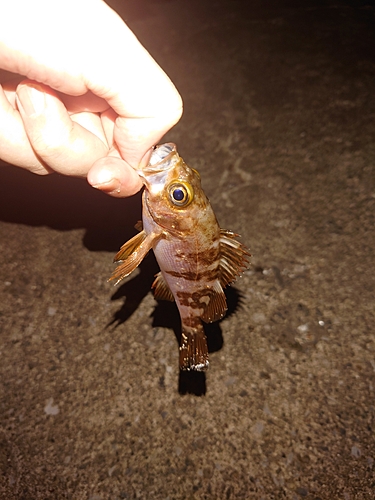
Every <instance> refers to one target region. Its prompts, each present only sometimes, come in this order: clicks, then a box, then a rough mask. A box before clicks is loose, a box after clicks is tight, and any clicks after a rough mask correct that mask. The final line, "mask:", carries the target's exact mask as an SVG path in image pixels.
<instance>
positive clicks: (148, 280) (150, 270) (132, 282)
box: [107, 252, 159, 328]
mask: <svg viewBox="0 0 375 500" xmlns="http://www.w3.org/2000/svg"><path fill="white" fill-rule="evenodd" d="M138 269H139V273H138V274H137V275H136V276H134V277H133V278H130V279H128V281H126V282H125V283H124V284H123V285H118V288H117V290H116V291H115V293H114V294H113V295H112V297H111V300H113V301H115V300H121V299H122V300H123V304H122V306H121V307H120V309H118V311H116V313H115V314H114V316H113V319H112V320H111V321H110V323H109V324H108V325H107V328H108V327H109V326H112V325H114V327H115V328H116V327H117V326H119V325H121V324H122V323H125V321H127V320H128V319H129V318H130V316H131V315H132V314H133V313H134V312H135V311H136V310H137V309H138V307H139V305H140V303H141V302H142V300H143V299H144V298H145V296H146V295H147V294H148V293H150V290H151V285H152V282H153V280H154V276H155V274H156V273H157V272H158V271H159V266H158V264H157V262H156V259H155V257H154V254H153V253H152V252H150V253H149V254H148V256H147V257H146V258H145V259H144V260H143V262H142V263H141V264H140V265H139V267H138ZM156 305H157V302H156V301H155V306H156Z"/></svg>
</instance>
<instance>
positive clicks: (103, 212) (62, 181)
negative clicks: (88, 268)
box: [0, 164, 142, 252]
mask: <svg viewBox="0 0 375 500" xmlns="http://www.w3.org/2000/svg"><path fill="white" fill-rule="evenodd" d="M0 200H1V202H0V220H2V221H5V222H12V223H17V224H26V225H28V226H47V227H51V228H52V229H57V230H60V231H69V230H71V229H80V228H83V229H85V230H86V233H85V235H84V238H83V244H84V245H85V247H86V248H87V249H89V250H91V251H110V252H117V250H118V249H119V248H120V247H121V245H122V244H123V243H124V242H125V241H127V240H128V239H129V238H130V237H131V236H133V235H134V234H135V233H136V230H135V229H134V224H135V223H136V222H137V220H139V219H140V218H141V210H142V207H141V195H140V194H137V195H135V196H132V197H130V198H121V199H118V198H112V197H110V196H108V195H105V194H103V193H101V192H99V191H97V190H95V189H93V188H92V187H91V186H89V185H88V184H87V182H86V181H85V180H83V179H76V178H72V177H66V176H63V175H58V174H52V175H47V176H39V175H35V174H31V173H30V172H27V171H25V170H23V169H20V168H17V167H13V166H9V165H4V164H1V165H0Z"/></svg>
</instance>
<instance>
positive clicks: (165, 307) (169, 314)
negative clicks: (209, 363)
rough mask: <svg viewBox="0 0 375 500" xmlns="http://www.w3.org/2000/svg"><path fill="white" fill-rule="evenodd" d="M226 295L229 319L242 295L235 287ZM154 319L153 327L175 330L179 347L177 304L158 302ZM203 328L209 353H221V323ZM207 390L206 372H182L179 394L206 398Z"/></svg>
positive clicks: (226, 292)
mask: <svg viewBox="0 0 375 500" xmlns="http://www.w3.org/2000/svg"><path fill="white" fill-rule="evenodd" d="M225 295H226V298H227V305H228V311H227V314H226V316H225V317H226V318H227V317H228V316H231V315H232V314H234V313H235V311H236V310H237V309H238V307H239V306H240V305H241V295H240V293H239V292H238V290H237V289H236V288H234V287H227V288H226V289H225ZM152 318H153V321H152V326H153V327H164V328H170V329H172V330H173V332H174V334H175V337H176V340H177V346H179V345H180V340H181V320H180V315H179V312H178V309H177V306H176V304H175V303H174V302H167V301H160V302H158V303H157V305H156V307H155V310H154V312H153V313H152ZM203 327H204V332H205V334H206V337H207V345H208V352H209V353H213V352H217V351H220V350H221V349H222V347H223V345H224V340H223V334H222V330H221V327H220V321H216V322H215V323H203ZM206 390H207V389H206V374H205V373H204V372H195V371H180V374H179V381H178V392H179V393H180V394H181V395H184V394H194V395H195V396H204V395H205V394H206Z"/></svg>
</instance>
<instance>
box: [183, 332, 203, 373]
mask: <svg viewBox="0 0 375 500" xmlns="http://www.w3.org/2000/svg"><path fill="white" fill-rule="evenodd" d="M207 368H208V347H207V339H206V335H205V334H204V331H203V327H202V330H201V331H198V332H196V333H192V332H188V331H184V330H183V331H182V336H181V346H180V370H195V371H199V372H201V371H205V370H207Z"/></svg>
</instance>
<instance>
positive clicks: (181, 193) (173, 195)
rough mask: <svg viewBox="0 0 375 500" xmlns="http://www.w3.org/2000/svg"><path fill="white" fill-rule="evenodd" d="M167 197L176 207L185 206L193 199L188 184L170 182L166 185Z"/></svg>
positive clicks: (192, 193)
mask: <svg viewBox="0 0 375 500" xmlns="http://www.w3.org/2000/svg"><path fill="white" fill-rule="evenodd" d="M168 194H169V199H170V201H171V203H172V204H173V205H175V206H176V207H181V208H183V207H187V206H188V205H190V203H191V202H192V201H193V198H194V191H193V188H192V187H191V185H190V184H187V183H185V182H181V181H179V182H172V184H170V185H169V187H168Z"/></svg>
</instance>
